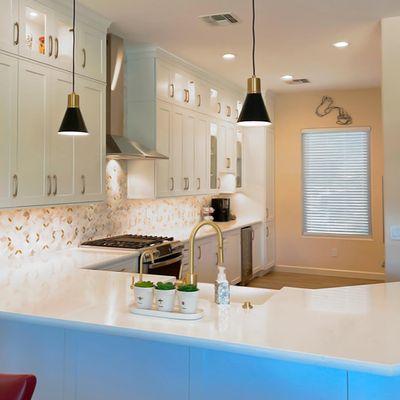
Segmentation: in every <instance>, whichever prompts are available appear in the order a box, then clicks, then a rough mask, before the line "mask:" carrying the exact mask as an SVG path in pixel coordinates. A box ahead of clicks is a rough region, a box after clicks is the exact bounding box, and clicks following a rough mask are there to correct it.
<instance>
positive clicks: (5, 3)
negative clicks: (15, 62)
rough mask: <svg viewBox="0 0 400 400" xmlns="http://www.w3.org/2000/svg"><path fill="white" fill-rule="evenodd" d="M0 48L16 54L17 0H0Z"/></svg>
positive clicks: (17, 31)
mask: <svg viewBox="0 0 400 400" xmlns="http://www.w3.org/2000/svg"><path fill="white" fill-rule="evenodd" d="M0 4H1V13H0V49H2V50H5V51H8V52H10V53H14V54H18V42H19V39H20V35H19V23H18V0H1V2H0Z"/></svg>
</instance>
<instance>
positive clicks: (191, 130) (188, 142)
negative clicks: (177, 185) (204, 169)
mask: <svg viewBox="0 0 400 400" xmlns="http://www.w3.org/2000/svg"><path fill="white" fill-rule="evenodd" d="M195 129H196V128H195V117H194V114H192V113H190V112H187V111H185V113H184V118H183V136H182V186H183V191H184V193H186V194H190V193H192V192H193V189H194V185H193V174H194V134H195Z"/></svg>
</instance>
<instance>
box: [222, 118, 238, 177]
mask: <svg viewBox="0 0 400 400" xmlns="http://www.w3.org/2000/svg"><path fill="white" fill-rule="evenodd" d="M235 144H236V129H235V125H233V124H231V123H227V124H226V136H225V163H226V171H227V172H229V173H235Z"/></svg>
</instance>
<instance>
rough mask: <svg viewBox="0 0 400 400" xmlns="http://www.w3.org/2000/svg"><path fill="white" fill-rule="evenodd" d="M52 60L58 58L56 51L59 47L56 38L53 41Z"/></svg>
mask: <svg viewBox="0 0 400 400" xmlns="http://www.w3.org/2000/svg"><path fill="white" fill-rule="evenodd" d="M54 47H55V50H54V58H55V59H57V58H58V49H59V45H58V38H55V39H54Z"/></svg>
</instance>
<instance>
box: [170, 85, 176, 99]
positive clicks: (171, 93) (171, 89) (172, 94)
mask: <svg viewBox="0 0 400 400" xmlns="http://www.w3.org/2000/svg"><path fill="white" fill-rule="evenodd" d="M174 96H175V85H174V84H173V83H171V84H170V85H169V97H174Z"/></svg>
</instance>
